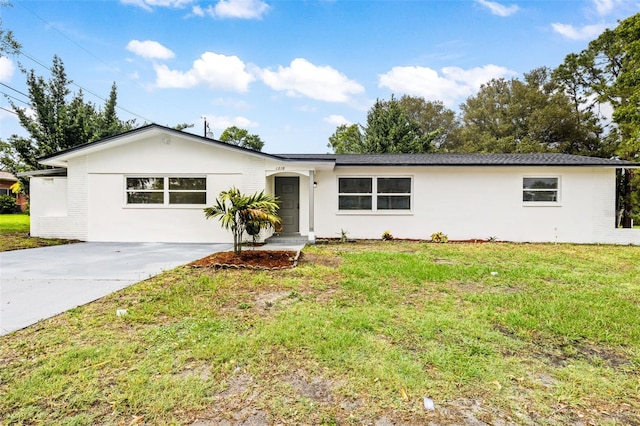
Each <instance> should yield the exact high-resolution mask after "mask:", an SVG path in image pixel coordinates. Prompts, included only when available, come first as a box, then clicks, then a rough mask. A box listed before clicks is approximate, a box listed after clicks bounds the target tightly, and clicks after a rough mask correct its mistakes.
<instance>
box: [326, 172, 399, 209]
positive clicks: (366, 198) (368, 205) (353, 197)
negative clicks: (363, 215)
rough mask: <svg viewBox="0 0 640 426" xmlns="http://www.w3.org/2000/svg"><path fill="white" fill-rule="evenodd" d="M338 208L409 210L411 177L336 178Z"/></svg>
mask: <svg viewBox="0 0 640 426" xmlns="http://www.w3.org/2000/svg"><path fill="white" fill-rule="evenodd" d="M374 200H375V202H374ZM338 210H371V211H381V210H411V178H409V177H403V178H397V177H377V178H373V177H341V178H338Z"/></svg>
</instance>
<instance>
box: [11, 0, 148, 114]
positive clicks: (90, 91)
mask: <svg viewBox="0 0 640 426" xmlns="http://www.w3.org/2000/svg"><path fill="white" fill-rule="evenodd" d="M17 3H18V4H19V5H20V6H22V8H23V9H25V10H26V11H27V12H29V13H30V14H32V15H33V16H35V17H36V18H37V19H39V20H40V21H42V22H43V23H45V24H46V25H47V26H49V27H50V28H53V29H54V30H55V31H56V32H57V33H59V34H60V35H61V36H62V37H64V38H66V39H67V40H68V41H70V42H71V43H73V44H74V45H75V46H76V47H78V48H79V49H81V50H83V51H84V52H86V53H87V54H88V55H89V56H91V57H92V58H94V59H96V60H97V61H99V62H101V63H102V64H104V65H106V66H107V68H109V69H110V70H112V71H114V72H116V73H118V74H120V75H122V76H124V77H126V78H127V79H130V80H132V79H131V78H130V77H128V76H126V75H124V74H123V73H122V72H120V71H119V70H117V69H115V68H113V67H112V66H111V65H109V64H108V63H106V62H105V61H103V60H102V59H100V58H99V57H98V56H96V55H94V54H93V53H92V52H91V51H89V50H88V49H86V48H84V47H83V46H81V45H80V44H78V43H77V42H75V41H74V40H73V39H71V38H70V37H68V36H67V35H66V34H64V33H63V32H62V31H60V30H59V29H58V28H57V27H56V26H55V25H53V24H52V23H50V22H48V21H47V20H46V19H44V18H42V17H40V16H39V15H38V14H36V13H35V12H34V11H33V10H31V9H29V8H28V7H27V6H25V5H24V2H22V1H17ZM18 53H19V54H20V55H23V56H25V57H27V58H28V59H30V60H32V61H33V62H35V63H36V64H38V65H40V66H41V67H43V68H45V69H47V70H49V71H51V68H49V67H48V66H46V65H45V64H43V63H42V62H41V61H39V60H37V59H36V58H34V57H33V56H32V55H29V54H27V53H26V52H24V51H23V50H22V49H20V51H19V52H18ZM135 83H137V84H138V85H139V86H140V87H143V88H144V86H142V84H141V83H140V82H135ZM71 84H73V85H74V86H76V87H78V88H80V89H82V90H84V91H85V92H87V93H90V94H91V95H93V96H95V97H97V98H98V99H101V100H102V101H104V102H106V101H107V100H106V99H105V98H104V97H102V96H100V95H98V94H96V93H95V92H93V91H92V90H89V89H87V88H85V87H82V86H80V85H79V84H77V83H75V82H73V81H71ZM116 108H117V109H119V110H121V111H124V112H126V113H127V114H131V115H133V116H134V117H137V118H140V119H142V120H144V121H146V122H149V123H154V121H153V120H150V119H148V118H146V117H143V116H141V115H139V114H136V113H135V112H133V111H130V110H128V109H126V108H123V107H121V106H119V105H118V104H117V103H116Z"/></svg>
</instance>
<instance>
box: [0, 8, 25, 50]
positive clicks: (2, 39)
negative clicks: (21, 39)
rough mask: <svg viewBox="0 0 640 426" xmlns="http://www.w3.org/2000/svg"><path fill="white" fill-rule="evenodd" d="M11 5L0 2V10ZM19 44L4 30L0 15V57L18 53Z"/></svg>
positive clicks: (8, 31) (0, 15) (9, 32)
mask: <svg viewBox="0 0 640 426" xmlns="http://www.w3.org/2000/svg"><path fill="white" fill-rule="evenodd" d="M10 6H11V3H9V2H8V1H4V0H0V8H2V7H10ZM21 47H22V46H20V43H18V41H16V39H15V38H14V37H13V32H12V31H10V30H5V29H4V25H3V22H2V14H1V13H0V56H3V54H5V55H15V54H16V53H18V52H19V51H20V48H21Z"/></svg>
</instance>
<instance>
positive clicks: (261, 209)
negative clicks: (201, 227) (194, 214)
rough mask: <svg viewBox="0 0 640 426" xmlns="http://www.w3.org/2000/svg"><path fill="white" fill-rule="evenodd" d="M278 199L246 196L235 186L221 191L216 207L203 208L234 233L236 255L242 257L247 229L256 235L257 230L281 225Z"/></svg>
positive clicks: (269, 196)
mask: <svg viewBox="0 0 640 426" xmlns="http://www.w3.org/2000/svg"><path fill="white" fill-rule="evenodd" d="M278 208H279V206H278V200H277V199H276V197H274V196H273V195H270V194H265V193H264V191H261V192H256V193H255V194H253V195H244V194H242V193H241V192H240V190H239V189H237V188H235V187H233V188H231V189H229V190H228V191H222V192H221V193H220V195H218V198H217V199H216V204H215V205H214V206H213V207H207V208H205V209H204V215H205V217H206V218H207V219H209V218H212V217H217V218H218V219H219V220H220V222H221V225H222V227H223V228H224V229H228V230H230V231H231V232H232V233H233V252H234V254H240V252H241V250H242V236H243V235H244V232H245V231H246V230H247V226H249V227H250V228H251V229H252V232H255V228H256V227H258V228H259V229H268V228H275V227H277V226H279V225H280V224H281V220H280V217H278V215H277V212H278Z"/></svg>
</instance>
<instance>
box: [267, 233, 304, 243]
mask: <svg viewBox="0 0 640 426" xmlns="http://www.w3.org/2000/svg"><path fill="white" fill-rule="evenodd" d="M308 242H309V238H308V237H307V236H305V235H300V234H273V235H272V236H270V237H269V238H267V239H266V240H265V243H267V244H307V243H308Z"/></svg>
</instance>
